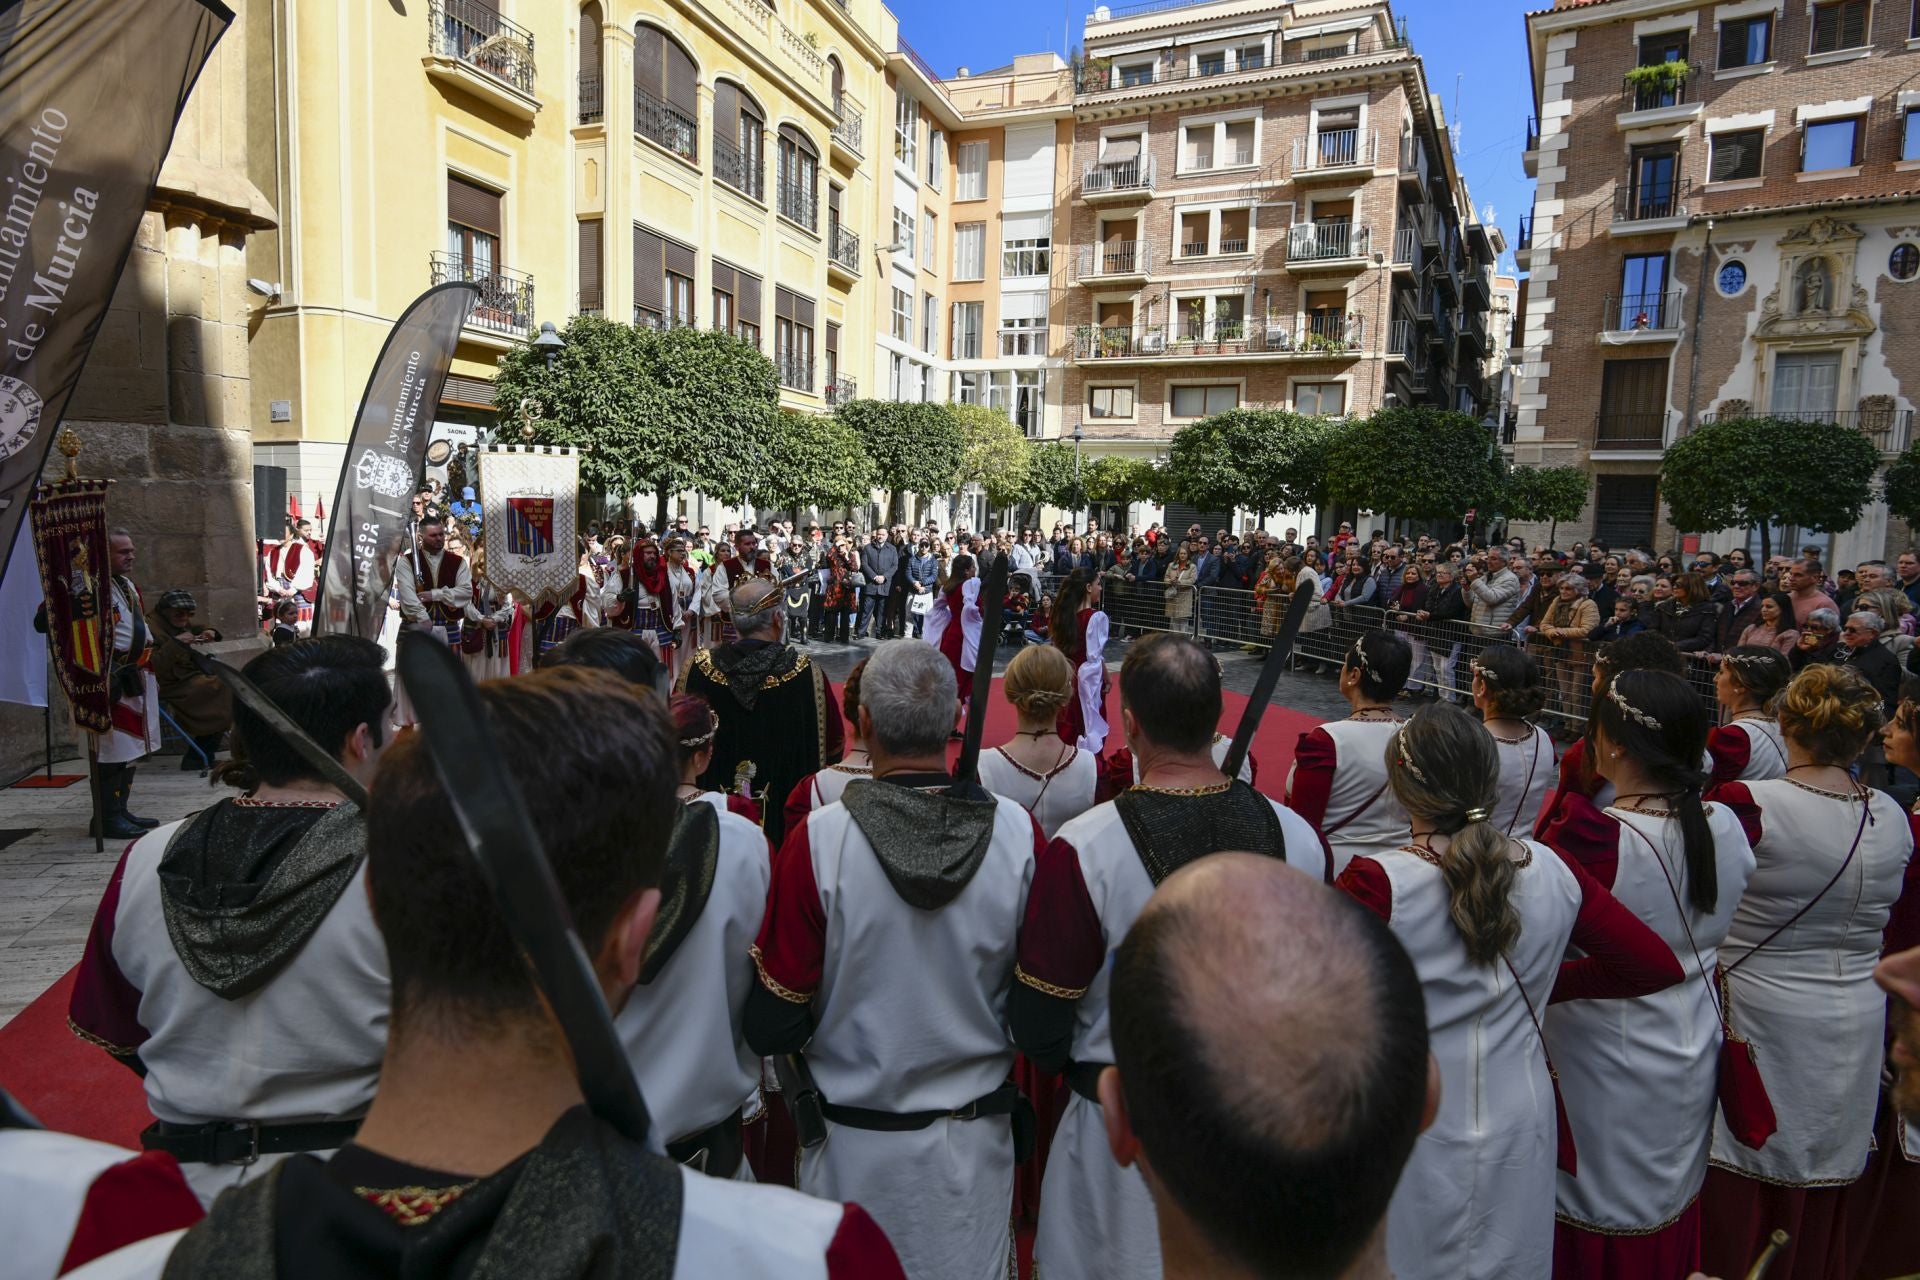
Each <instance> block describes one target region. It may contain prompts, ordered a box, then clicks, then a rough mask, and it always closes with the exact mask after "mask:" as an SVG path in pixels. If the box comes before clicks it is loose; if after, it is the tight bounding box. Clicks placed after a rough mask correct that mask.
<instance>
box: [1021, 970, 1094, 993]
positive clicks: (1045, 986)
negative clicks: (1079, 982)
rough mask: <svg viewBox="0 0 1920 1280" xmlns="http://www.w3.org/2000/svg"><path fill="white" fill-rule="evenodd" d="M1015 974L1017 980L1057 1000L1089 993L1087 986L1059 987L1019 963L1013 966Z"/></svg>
mask: <svg viewBox="0 0 1920 1280" xmlns="http://www.w3.org/2000/svg"><path fill="white" fill-rule="evenodd" d="M1013 976H1014V980H1015V981H1017V982H1021V983H1024V984H1026V985H1027V986H1029V987H1032V988H1033V989H1034V990H1035V991H1038V992H1039V993H1040V994H1041V995H1043V996H1052V997H1054V998H1055V999H1057V1000H1078V999H1079V998H1080V997H1081V996H1084V995H1085V994H1087V989H1086V988H1085V987H1057V986H1055V985H1054V984H1053V983H1051V982H1048V981H1046V980H1045V979H1044V978H1036V977H1034V976H1033V975H1032V974H1030V973H1028V972H1027V971H1026V970H1025V969H1022V968H1021V967H1020V966H1019V965H1017V964H1016V965H1014V966H1013Z"/></svg>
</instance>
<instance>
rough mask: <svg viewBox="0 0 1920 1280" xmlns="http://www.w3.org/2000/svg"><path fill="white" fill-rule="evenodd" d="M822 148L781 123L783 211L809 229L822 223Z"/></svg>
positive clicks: (783, 213)
mask: <svg viewBox="0 0 1920 1280" xmlns="http://www.w3.org/2000/svg"><path fill="white" fill-rule="evenodd" d="M819 191H820V152H819V150H818V149H816V148H815V147H814V145H813V143H812V141H811V140H810V139H808V137H807V135H806V134H804V133H802V132H800V130H798V129H796V128H794V127H793V126H792V125H790V124H783V125H781V126H780V215H781V216H782V217H784V218H786V219H788V220H789V221H791V222H797V223H799V224H800V225H801V226H803V227H805V228H806V229H807V230H809V231H813V230H815V229H816V228H817V227H818V226H819Z"/></svg>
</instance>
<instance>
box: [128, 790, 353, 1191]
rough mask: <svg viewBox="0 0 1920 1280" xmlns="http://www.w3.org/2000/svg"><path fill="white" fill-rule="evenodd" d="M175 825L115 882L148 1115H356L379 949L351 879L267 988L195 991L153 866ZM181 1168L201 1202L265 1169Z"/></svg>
mask: <svg viewBox="0 0 1920 1280" xmlns="http://www.w3.org/2000/svg"><path fill="white" fill-rule="evenodd" d="M179 827H180V823H177V822H170V823H168V824H166V825H165V826H162V827H158V828H156V829H155V830H153V831H151V832H149V833H148V834H147V835H145V836H143V837H141V838H140V839H139V840H137V841H135V842H134V845H133V847H132V848H131V849H129V850H128V851H127V860H126V869H125V871H124V872H123V874H122V875H121V879H120V905H119V909H118V910H117V911H116V912H115V915H114V923H113V960H114V963H115V965H117V966H118V967H119V969H120V972H121V973H122V974H123V975H125V977H126V979H127V981H128V982H130V983H132V984H133V986H134V989H135V990H137V991H139V993H140V1012H139V1019H140V1025H141V1026H142V1027H143V1028H145V1029H146V1031H147V1036H148V1038H147V1040H146V1041H145V1042H144V1043H143V1044H141V1045H140V1061H141V1062H143V1063H144V1064H146V1068H147V1075H146V1080H145V1085H146V1091H147V1106H148V1108H149V1109H150V1110H151V1111H152V1112H153V1114H154V1115H155V1116H156V1117H157V1118H159V1119H161V1120H166V1121H170V1122H172V1123H175V1124H205V1123H208V1122H210V1121H215V1120H258V1121H261V1122H263V1123H288V1122H294V1121H303V1120H316V1121H317V1120H337V1119H340V1118H343V1117H350V1116H357V1115H361V1114H363V1113H365V1111H366V1109H367V1105H368V1104H369V1103H370V1102H372V1101H373V1090H374V1085H375V1083H376V1082H377V1081H378V1079H379V1075H380V1060H381V1057H382V1055H383V1054H384V1053H385V1051H386V1045H387V1005H388V998H389V997H388V979H387V944H386V943H385V942H384V941H383V940H382V939H381V937H380V931H379V929H377V928H376V927H375V926H374V923H373V911H372V908H371V907H370V906H369V905H368V902H367V885H366V867H365V866H364V865H362V866H361V868H360V869H359V870H358V871H356V872H355V873H354V875H353V879H352V880H350V881H348V882H347V887H346V888H345V889H343V890H341V892H340V897H339V898H338V899H337V900H336V901H335V902H334V904H333V908H332V910H330V911H329V912H328V913H327V916H326V918H325V919H324V920H322V921H321V922H320V925H319V927H318V928H316V929H315V930H314V931H313V935H312V936H311V937H309V938H308V939H307V941H306V945H305V946H303V947H302V948H301V949H300V951H299V952H298V953H297V954H296V955H295V956H294V957H293V959H292V960H290V961H288V962H287V964H286V966H285V967H284V968H282V969H281V970H280V971H279V972H278V973H276V974H275V975H274V976H273V979H272V981H270V982H268V983H267V984H266V985H265V986H263V987H261V988H259V989H258V990H257V991H254V992H252V993H251V994H249V995H245V996H241V997H240V998H239V999H237V1000H223V999H221V998H220V997H219V996H217V995H215V994H214V993H213V992H211V991H209V990H207V989H206V988H205V987H203V986H201V985H200V984H199V983H198V982H195V981H194V980H193V978H192V976H191V975H189V974H188V972H187V970H186V966H185V965H183V964H182V963H181V961H180V957H179V955H178V953H176V952H175V951H174V948H173V940H172V939H171V938H170V937H168V935H167V922H166V918H165V915H164V913H163V911H162V907H161V900H160V874H159V866H160V857H161V855H162V854H163V853H164V852H165V851H166V847H167V841H168V840H170V839H171V838H172V836H173V833H174V832H175V831H176V830H178V829H179ZM283 1158H284V1157H281V1156H261V1157H260V1159H259V1161H258V1162H257V1163H255V1164H252V1165H239V1164H182V1165H181V1166H180V1167H181V1169H182V1171H183V1172H185V1173H186V1175H187V1182H188V1183H189V1184H190V1185H191V1186H192V1187H193V1190H194V1193H195V1194H196V1195H198V1196H199V1197H200V1200H201V1203H203V1204H211V1203H212V1202H213V1198H214V1196H216V1195H218V1194H219V1193H220V1192H221V1191H224V1190H225V1189H226V1188H228V1187H230V1186H235V1185H237V1184H238V1183H240V1182H242V1181H244V1180H245V1179H247V1178H249V1177H252V1176H254V1175H255V1174H258V1173H260V1172H262V1171H263V1170H265V1169H268V1168H271V1167H272V1166H273V1165H274V1164H275V1163H276V1162H278V1161H279V1160H281V1159H283Z"/></svg>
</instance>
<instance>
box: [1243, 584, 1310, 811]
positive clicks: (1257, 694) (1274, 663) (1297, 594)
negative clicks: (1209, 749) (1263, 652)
mask: <svg viewBox="0 0 1920 1280" xmlns="http://www.w3.org/2000/svg"><path fill="white" fill-rule="evenodd" d="M1312 603H1313V599H1312V597H1311V596H1310V595H1309V594H1308V593H1307V592H1305V591H1302V590H1300V589H1299V588H1298V587H1295V588H1294V591H1293V598H1292V599H1291V600H1289V601H1288V602H1287V613H1286V617H1285V618H1283V619H1282V620H1281V623H1280V634H1279V635H1277V636H1275V637H1274V638H1273V648H1271V649H1269V650H1267V660H1266V661H1265V662H1264V663H1262V664H1261V665H1260V678H1259V679H1258V680H1255V681H1254V682H1253V692H1252V693H1251V694H1250V695H1248V698H1247V709H1246V710H1245V711H1244V712H1242V713H1241V715H1240V727H1239V728H1238V729H1235V730H1234V731H1233V745H1232V746H1230V747H1228V748H1227V758H1226V762H1225V763H1223V764H1222V765H1221V766H1220V771H1221V772H1222V773H1224V774H1226V775H1227V776H1228V777H1229V778H1237V777H1239V776H1240V766H1241V765H1243V764H1245V763H1246V762H1247V752H1248V751H1250V750H1252V748H1253V735H1254V733H1255V731H1256V730H1258V729H1259V728H1260V718H1261V717H1262V716H1264V715H1266V714H1267V706H1268V704H1269V703H1271V702H1272V701H1273V691H1274V688H1275V687H1276V686H1277V685H1278V684H1279V683H1280V672H1281V670H1282V669H1283V668H1285V666H1286V665H1287V655H1288V654H1290V653H1292V652H1293V642H1294V641H1295V640H1296V639H1297V638H1298V637H1299V635H1300V624H1301V623H1303V622H1305V621H1306V619H1307V609H1308V607H1309V606H1310V605H1311V604H1312Z"/></svg>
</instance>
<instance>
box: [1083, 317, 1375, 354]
mask: <svg viewBox="0 0 1920 1280" xmlns="http://www.w3.org/2000/svg"><path fill="white" fill-rule="evenodd" d="M1365 345H1366V323H1365V317H1364V316H1359V315H1341V314H1339V313H1337V312H1331V313H1317V314H1314V315H1310V316H1306V317H1304V318H1286V317H1280V316H1269V317H1268V318H1267V319H1266V320H1264V321H1263V320H1259V319H1255V320H1251V321H1245V320H1236V319H1230V318H1227V317H1218V318H1216V319H1214V320H1213V321H1212V323H1208V322H1207V321H1206V320H1205V318H1204V317H1198V316H1189V317H1187V318H1186V319H1183V320H1181V321H1180V322H1179V323H1177V324H1171V325H1168V324H1150V325H1134V326H1132V327H1130V328H1129V327H1125V326H1110V327H1102V326H1097V325H1082V326H1081V327H1080V328H1079V329H1077V330H1076V331H1075V333H1074V343H1073V358H1074V360H1075V361H1077V362H1080V363H1083V364H1097V363H1108V362H1114V361H1133V362H1137V363H1143V364H1184V363H1187V362H1190V361H1193V360H1245V359H1260V360H1267V359H1279V358H1294V359H1300V358H1309V359H1339V358H1342V357H1357V356H1359V355H1360V354H1361V352H1362V351H1363V349H1364V347H1365Z"/></svg>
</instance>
